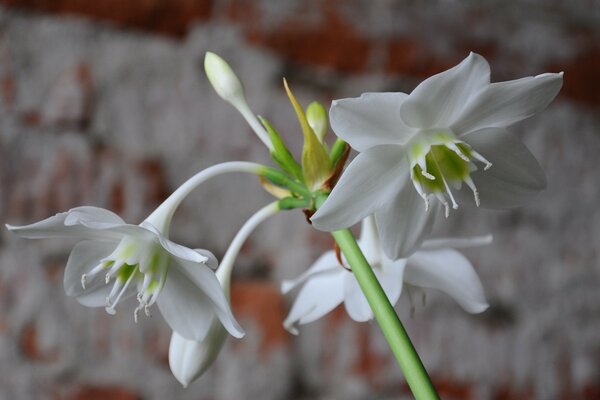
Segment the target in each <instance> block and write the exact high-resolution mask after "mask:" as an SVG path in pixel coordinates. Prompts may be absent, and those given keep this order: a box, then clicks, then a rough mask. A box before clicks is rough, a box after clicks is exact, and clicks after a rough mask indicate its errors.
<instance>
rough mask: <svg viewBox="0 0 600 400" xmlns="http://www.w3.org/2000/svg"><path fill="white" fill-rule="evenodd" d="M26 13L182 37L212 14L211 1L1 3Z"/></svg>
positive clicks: (2, 0) (33, 0)
mask: <svg viewBox="0 0 600 400" xmlns="http://www.w3.org/2000/svg"><path fill="white" fill-rule="evenodd" d="M0 4H4V5H7V6H13V7H18V8H21V9H25V10H33V11H41V12H48V13H56V14H61V15H80V16H85V17H88V18H92V19H97V20H102V21H108V22H111V23H114V24H117V25H119V26H124V27H130V28H135V29H141V30H145V31H151V32H155V33H159V34H163V35H169V36H175V37H182V36H184V35H185V34H186V32H187V30H188V29H189V27H190V26H191V25H192V23H194V22H195V21H198V20H206V19H208V18H209V17H210V16H211V13H212V1H211V0H142V1H122V0H95V1H86V0H0Z"/></svg>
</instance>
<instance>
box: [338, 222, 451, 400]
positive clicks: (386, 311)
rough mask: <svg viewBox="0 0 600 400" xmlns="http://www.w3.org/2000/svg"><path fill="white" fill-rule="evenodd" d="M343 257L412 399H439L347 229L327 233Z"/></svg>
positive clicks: (398, 320)
mask: <svg viewBox="0 0 600 400" xmlns="http://www.w3.org/2000/svg"><path fill="white" fill-rule="evenodd" d="M331 235H332V236H333V238H334V239H335V241H336V242H337V244H338V246H339V247H340V249H341V250H342V252H343V253H344V256H345V257H346V260H347V261H348V263H349V264H350V266H351V268H352V272H353V273H354V276H355V277H356V280H357V281H358V284H359V285H360V288H361V289H362V291H363V293H364V295H365V297H366V298H367V301H368V302H369V305H370V306H371V309H372V310H373V314H374V315H375V319H376V320H377V323H378V324H379V326H380V327H381V330H382V332H383V335H384V336H385V338H386V340H387V342H388V344H389V346H390V348H391V350H392V352H393V353H394V356H395V357H396V360H397V361H398V365H399V366H400V368H401V369H402V372H403V373H404V377H405V378H406V382H407V383H408V386H409V387H410V390H411V391H412V393H413V395H414V396H415V399H417V400H432V399H433V400H435V399H439V398H440V397H439V395H438V394H437V392H436V390H435V388H434V387H433V384H432V383H431V379H430V378H429V375H428V374H427V371H426V370H425V367H424V366H423V363H422V362H421V359H420V358H419V355H418V354H417V351H416V350H415V348H414V346H413V344H412V342H411V341H410V338H409V337H408V334H407V333H406V330H405V329H404V326H403V325H402V322H401V321H400V319H399V318H398V315H397V314H396V312H395V311H394V308H393V307H392V305H391V304H390V302H389V300H388V298H387V296H386V295H385V292H384V291H383V288H382V287H381V285H380V284H379V282H378V281H377V278H376V277H375V274H374V273H373V270H372V268H371V266H370V265H369V262H368V261H367V259H366V258H365V256H364V255H363V253H362V251H361V250H360V247H359V246H358V243H357V242H356V239H355V238H354V236H353V234H352V232H351V231H350V230H349V229H342V230H338V231H334V232H331Z"/></svg>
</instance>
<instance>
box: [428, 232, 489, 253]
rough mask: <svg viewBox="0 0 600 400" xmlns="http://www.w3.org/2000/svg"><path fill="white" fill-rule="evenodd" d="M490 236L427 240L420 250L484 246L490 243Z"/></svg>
mask: <svg viewBox="0 0 600 400" xmlns="http://www.w3.org/2000/svg"><path fill="white" fill-rule="evenodd" d="M492 240H493V237H492V235H491V234H488V235H483V236H471V237H464V238H437V239H429V240H426V241H424V242H423V245H422V246H421V249H422V250H440V249H447V248H453V249H465V248H469V247H479V246H485V245H487V244H490V243H492Z"/></svg>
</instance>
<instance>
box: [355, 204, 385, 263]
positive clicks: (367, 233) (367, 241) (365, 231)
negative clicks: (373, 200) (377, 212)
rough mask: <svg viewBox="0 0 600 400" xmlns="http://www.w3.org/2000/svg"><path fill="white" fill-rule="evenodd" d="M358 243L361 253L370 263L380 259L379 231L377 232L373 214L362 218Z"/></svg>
mask: <svg viewBox="0 0 600 400" xmlns="http://www.w3.org/2000/svg"><path fill="white" fill-rule="evenodd" d="M358 244H359V246H360V249H361V250H362V252H363V255H364V256H365V258H366V259H367V260H368V261H369V262H370V263H378V262H381V261H382V256H383V254H382V251H381V242H380V241H379V232H377V223H376V222H375V216H374V215H369V216H368V217H366V218H365V219H363V220H362V222H361V225H360V239H358Z"/></svg>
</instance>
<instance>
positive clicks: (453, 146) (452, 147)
mask: <svg viewBox="0 0 600 400" xmlns="http://www.w3.org/2000/svg"><path fill="white" fill-rule="evenodd" d="M446 147H447V148H449V149H450V150H452V151H453V152H455V153H456V155H457V156H459V157H460V158H462V159H463V160H464V161H466V162H471V159H470V158H469V157H467V155H466V154H465V153H463V152H462V150H461V149H460V148H459V147H458V146H457V145H456V144H455V143H448V144H446Z"/></svg>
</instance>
